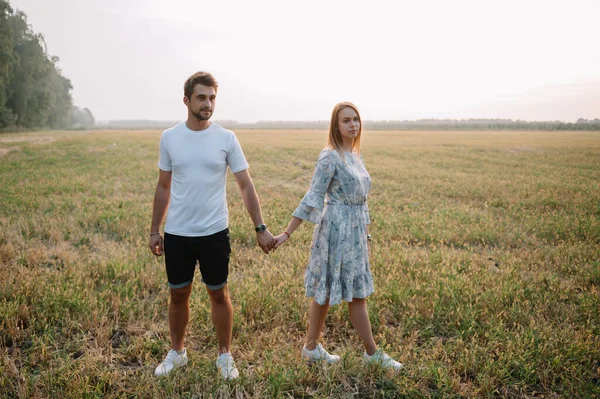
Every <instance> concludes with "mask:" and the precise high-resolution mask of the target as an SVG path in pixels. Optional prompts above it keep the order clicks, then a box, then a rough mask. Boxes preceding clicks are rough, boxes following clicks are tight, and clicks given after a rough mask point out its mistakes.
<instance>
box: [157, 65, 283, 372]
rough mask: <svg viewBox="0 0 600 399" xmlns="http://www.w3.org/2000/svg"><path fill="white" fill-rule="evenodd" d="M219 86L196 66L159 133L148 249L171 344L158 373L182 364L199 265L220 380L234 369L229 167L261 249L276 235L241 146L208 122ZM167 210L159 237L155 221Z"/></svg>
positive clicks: (272, 243) (222, 129)
mask: <svg viewBox="0 0 600 399" xmlns="http://www.w3.org/2000/svg"><path fill="white" fill-rule="evenodd" d="M217 90H218V84H217V82H216V80H215V79H214V77H213V76H212V75H211V74H209V73H207V72H197V73H195V74H193V75H192V76H190V77H189V78H188V79H187V80H186V82H185V85H184V95H185V96H184V98H183V103H184V104H185V105H186V106H187V109H188V116H187V120H186V122H185V123H181V124H178V125H176V126H174V127H172V128H170V129H167V130H165V131H164V132H163V134H162V136H161V138H160V158H159V161H158V167H159V177H158V184H157V186H156V192H155V194H154V207H153V211H152V226H151V229H150V244H149V245H150V250H151V251H152V253H153V254H155V255H157V256H161V255H162V253H163V251H164V253H165V264H166V269H167V277H168V282H169V286H170V299H171V300H170V303H169V331H170V336H171V350H170V351H169V353H168V354H167V357H166V358H165V360H164V361H163V362H162V363H161V364H160V365H159V366H158V367H157V368H156V370H155V372H154V373H155V375H157V376H163V375H167V374H169V373H170V372H171V371H172V370H174V369H176V368H178V367H181V366H184V365H186V364H187V361H188V357H187V352H186V349H185V347H184V335H185V329H186V326H187V324H188V321H189V317H190V306H189V299H190V294H191V292H192V282H193V279H194V272H195V270H196V262H198V263H199V264H200V272H201V275H202V282H204V284H205V285H206V289H207V291H208V294H209V296H210V299H211V308H212V321H213V324H214V326H215V329H216V332H217V340H218V343H219V356H218V357H217V362H216V364H217V368H218V370H219V373H220V374H221V376H223V377H224V378H226V379H234V378H237V377H238V375H239V373H238V370H237V368H236V367H235V363H234V361H233V358H232V356H231V354H230V352H229V350H230V345H231V335H232V326H233V308H232V306H231V300H230V297H229V292H228V289H227V276H228V271H229V254H230V252H231V248H230V243H229V230H228V211H227V202H226V193H225V186H226V174H227V168H228V167H229V169H231V171H232V172H233V174H234V176H235V179H236V181H237V184H238V186H239V188H240V191H241V193H242V198H243V200H244V204H245V206H246V209H247V210H248V213H249V214H250V217H251V218H252V221H253V222H254V226H256V227H255V231H256V239H257V241H258V244H259V245H260V247H261V248H262V250H263V251H264V252H265V253H268V252H269V251H270V250H271V249H272V248H273V246H274V245H275V241H274V239H273V236H272V235H271V233H270V232H269V231H268V230H267V226H266V225H265V224H264V223H263V219H262V215H261V208H260V202H259V198H258V195H257V194H256V190H255V188H254V184H253V183H252V179H251V178H250V174H249V173H248V163H247V162H246V158H245V157H244V153H243V151H242V148H241V146H240V144H239V142H238V140H237V138H236V136H235V134H234V133H233V132H231V131H229V130H226V129H224V128H222V127H221V126H219V125H217V124H216V123H212V122H210V117H211V116H212V113H213V111H214V109H215V100H216V97H217ZM167 208H168V216H167V223H166V225H165V229H164V230H165V234H164V235H165V237H164V242H163V238H162V237H161V235H160V230H159V228H160V225H161V223H162V221H163V219H164V216H165V213H166V212H167Z"/></svg>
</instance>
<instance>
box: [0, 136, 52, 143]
mask: <svg viewBox="0 0 600 399" xmlns="http://www.w3.org/2000/svg"><path fill="white" fill-rule="evenodd" d="M53 141H56V138H54V137H52V136H15V137H13V136H12V135H11V137H0V143H24V142H27V143H36V144H40V143H51V142H53Z"/></svg>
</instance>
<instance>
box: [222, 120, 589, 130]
mask: <svg viewBox="0 0 600 399" xmlns="http://www.w3.org/2000/svg"><path fill="white" fill-rule="evenodd" d="M220 123H221V125H223V126H224V127H228V128H230V129H236V128H237V129H327V128H328V126H329V121H325V120H322V121H259V122H256V123H238V122H236V121H231V120H229V121H221V122H220ZM363 127H364V128H365V129H369V130H546V131H552V130H595V131H600V119H591V120H587V119H582V118H580V119H578V120H577V122H575V123H571V122H562V121H533V122H532V121H521V120H512V119H419V120H385V121H373V120H365V121H363Z"/></svg>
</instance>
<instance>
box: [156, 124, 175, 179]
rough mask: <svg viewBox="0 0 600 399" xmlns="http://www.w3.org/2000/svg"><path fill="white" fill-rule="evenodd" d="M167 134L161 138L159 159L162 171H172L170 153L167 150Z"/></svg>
mask: <svg viewBox="0 0 600 399" xmlns="http://www.w3.org/2000/svg"><path fill="white" fill-rule="evenodd" d="M165 136H166V135H165V132H163V134H162V135H161V136H160V143H159V145H158V147H159V157H158V168H159V169H160V170H165V171H171V170H172V167H171V157H170V156H169V151H168V149H167V139H166V137H165Z"/></svg>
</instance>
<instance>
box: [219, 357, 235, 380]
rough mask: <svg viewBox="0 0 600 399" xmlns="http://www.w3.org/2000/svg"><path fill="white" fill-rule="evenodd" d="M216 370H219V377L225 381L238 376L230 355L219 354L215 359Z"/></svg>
mask: <svg viewBox="0 0 600 399" xmlns="http://www.w3.org/2000/svg"><path fill="white" fill-rule="evenodd" d="M217 368H218V369H219V373H220V374H221V377H223V378H225V379H226V380H233V379H236V378H238V377H239V376H240V373H239V372H238V369H237V368H236V367H235V362H234V361H233V357H232V356H231V353H221V354H220V355H219V357H217Z"/></svg>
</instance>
